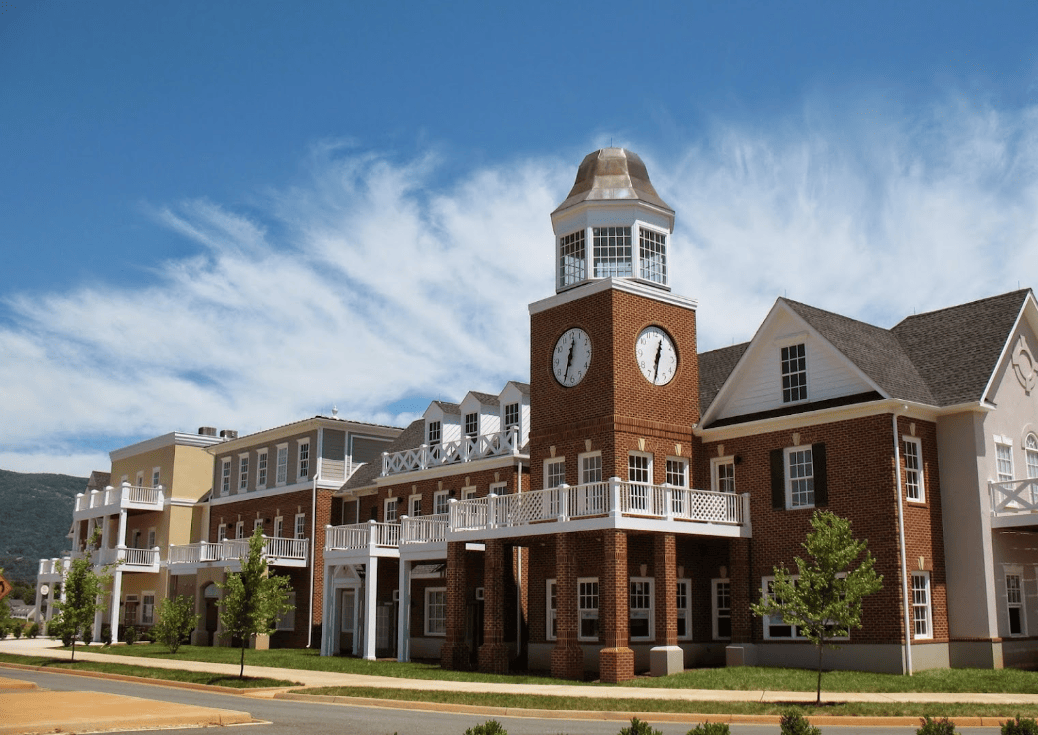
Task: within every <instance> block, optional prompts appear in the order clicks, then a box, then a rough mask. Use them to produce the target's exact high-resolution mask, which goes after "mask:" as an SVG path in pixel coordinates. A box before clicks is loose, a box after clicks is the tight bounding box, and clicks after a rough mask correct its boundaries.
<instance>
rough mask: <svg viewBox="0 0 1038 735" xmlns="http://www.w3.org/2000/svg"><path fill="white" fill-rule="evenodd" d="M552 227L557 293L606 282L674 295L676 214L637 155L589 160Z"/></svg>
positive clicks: (608, 153) (619, 152) (615, 151)
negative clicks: (671, 263)
mask: <svg viewBox="0 0 1038 735" xmlns="http://www.w3.org/2000/svg"><path fill="white" fill-rule="evenodd" d="M551 225H552V229H553V230H554V231H555V263H556V270H555V292H556V293H561V292H562V291H568V290H569V289H571V288H574V287H577V286H580V285H581V284H584V283H590V282H593V281H600V280H602V279H605V278H627V279H631V280H635V281H640V282H642V283H645V284H648V285H650V286H655V287H657V288H661V289H665V290H667V291H669V290H670V274H669V273H668V270H667V269H668V257H667V246H668V244H669V239H670V235H671V233H672V232H673V231H674V210H673V209H671V208H670V207H669V206H668V205H667V203H666V202H664V201H663V200H662V199H660V196H659V194H657V193H656V190H655V189H653V188H652V182H650V181H649V172H648V171H647V170H646V169H645V164H644V163H642V159H641V158H639V157H638V154H636V153H632V152H631V151H629V150H626V149H624V148H603V149H601V150H598V151H595V152H594V153H589V154H588V155H587V156H585V157H584V160H583V161H582V162H581V164H580V168H578V169H577V179H576V181H574V182H573V188H572V189H570V192H569V196H568V197H566V201H564V202H563V203H562V204H560V205H559V206H558V208H557V209H556V210H555V211H554V212H552V213H551Z"/></svg>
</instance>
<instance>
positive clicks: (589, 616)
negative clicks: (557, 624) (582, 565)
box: [577, 577, 598, 641]
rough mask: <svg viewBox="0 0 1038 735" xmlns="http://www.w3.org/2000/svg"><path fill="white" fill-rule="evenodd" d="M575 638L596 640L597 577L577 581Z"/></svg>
mask: <svg viewBox="0 0 1038 735" xmlns="http://www.w3.org/2000/svg"><path fill="white" fill-rule="evenodd" d="M577 638H578V639H579V640H582V641H597V640H598V577H582V578H580V579H578V580H577Z"/></svg>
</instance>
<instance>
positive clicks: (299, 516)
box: [296, 513, 306, 539]
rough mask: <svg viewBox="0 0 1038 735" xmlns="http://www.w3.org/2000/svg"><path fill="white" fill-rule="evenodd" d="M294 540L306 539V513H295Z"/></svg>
mask: <svg viewBox="0 0 1038 735" xmlns="http://www.w3.org/2000/svg"><path fill="white" fill-rule="evenodd" d="M296 538H297V539H301V538H306V513H296Z"/></svg>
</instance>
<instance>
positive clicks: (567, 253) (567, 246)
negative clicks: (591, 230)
mask: <svg viewBox="0 0 1038 735" xmlns="http://www.w3.org/2000/svg"><path fill="white" fill-rule="evenodd" d="M586 259H587V255H586V253H585V248H584V231H583V230H577V231H576V232H573V233H570V234H569V235H566V236H564V237H562V238H560V240H559V287H560V288H565V287H566V286H572V285H574V284H577V283H580V282H581V281H583V280H584V279H585V278H587V272H586V271H585V264H586Z"/></svg>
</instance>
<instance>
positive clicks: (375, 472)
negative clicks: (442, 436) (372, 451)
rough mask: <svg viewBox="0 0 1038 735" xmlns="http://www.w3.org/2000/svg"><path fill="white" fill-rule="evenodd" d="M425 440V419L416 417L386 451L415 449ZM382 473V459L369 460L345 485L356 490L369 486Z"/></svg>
mask: <svg viewBox="0 0 1038 735" xmlns="http://www.w3.org/2000/svg"><path fill="white" fill-rule="evenodd" d="M424 441H425V419H415V420H414V421H412V422H411V423H410V424H408V426H407V428H406V429H404V430H403V431H402V432H400V435H399V436H398V437H397V438H396V439H394V440H393V441H391V442H390V443H389V444H388V445H387V446H386V448H385V450H384V451H386V452H389V453H390V454H392V453H393V452H401V451H403V450H405V449H414V448H415V447H419V446H421V445H422V442H424ZM381 474H382V460H381V459H380V460H378V461H377V462H368V463H367V464H365V465H362V466H361V467H360V468H359V469H358V470H357V471H356V472H354V473H353V474H352V475H350V479H348V480H347V481H346V484H345V485H343V487H345V488H346V489H347V490H354V489H356V488H359V487H369V486H371V485H374V484H375V479H376V478H377V477H379V476H380V475H381Z"/></svg>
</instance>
